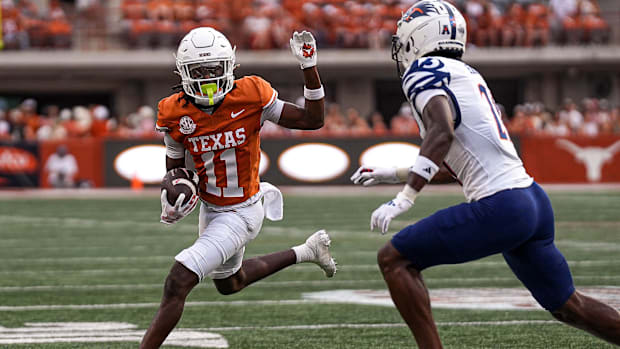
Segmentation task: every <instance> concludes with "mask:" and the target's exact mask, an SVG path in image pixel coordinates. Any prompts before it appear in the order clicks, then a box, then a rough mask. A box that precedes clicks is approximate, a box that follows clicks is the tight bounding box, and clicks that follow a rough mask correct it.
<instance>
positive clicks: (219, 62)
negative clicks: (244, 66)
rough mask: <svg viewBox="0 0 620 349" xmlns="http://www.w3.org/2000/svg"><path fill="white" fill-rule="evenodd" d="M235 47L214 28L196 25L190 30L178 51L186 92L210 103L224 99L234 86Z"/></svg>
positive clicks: (177, 55)
mask: <svg viewBox="0 0 620 349" xmlns="http://www.w3.org/2000/svg"><path fill="white" fill-rule="evenodd" d="M235 49H236V48H234V47H232V46H231V45H230V42H229V41H228V39H226V37H225V36H224V35H223V34H222V33H220V32H218V31H217V30H215V29H213V28H209V27H202V28H196V29H193V30H192V31H190V32H189V33H187V35H185V37H184V38H183V39H182V40H181V43H180V44H179V48H178V50H177V54H176V64H177V71H178V72H179V74H180V75H181V83H182V85H183V91H185V93H186V94H187V95H188V96H191V97H194V98H195V99H196V100H197V101H198V102H204V103H205V104H207V105H214V104H217V103H219V102H221V101H222V99H224V96H225V95H226V94H227V93H228V92H230V90H232V88H233V84H234V80H235V77H234V75H233V70H234V69H235Z"/></svg>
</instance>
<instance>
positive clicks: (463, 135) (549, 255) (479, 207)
mask: <svg viewBox="0 0 620 349" xmlns="http://www.w3.org/2000/svg"><path fill="white" fill-rule="evenodd" d="M466 37H467V31H466V24H465V20H464V19H463V16H462V15H461V14H460V13H459V12H458V10H457V9H456V8H455V7H454V6H452V5H450V4H448V3H447V2H443V1H441V0H425V1H421V2H418V3H417V4H415V5H414V6H413V7H411V8H410V9H409V10H408V11H407V12H406V13H405V14H404V15H403V17H402V18H401V20H400V21H399V22H398V29H397V33H396V35H395V36H394V38H393V47H392V56H393V59H394V60H396V62H397V65H398V69H399V75H401V78H402V86H403V91H404V92H405V95H406V96H407V99H408V100H409V102H410V103H411V105H412V107H413V109H414V110H415V113H416V114H417V115H416V120H417V122H418V125H419V127H420V131H421V132H420V133H421V136H422V138H423V141H422V145H421V149H420V154H419V156H418V158H417V160H416V161H415V163H414V165H413V166H412V167H411V168H408V169H407V168H403V169H386V168H376V167H361V168H360V169H358V171H357V172H356V173H355V174H354V175H353V177H352V178H351V179H352V180H353V181H354V183H356V184H363V185H372V184H377V183H399V182H406V183H407V184H406V185H405V186H404V188H403V190H402V191H401V192H399V193H398V195H396V198H394V199H393V200H391V201H390V202H388V203H385V204H383V205H381V206H380V207H379V208H378V209H376V210H375V211H374V212H373V213H372V218H371V223H370V227H371V229H373V230H374V228H378V229H380V230H381V232H382V233H384V234H385V233H386V232H387V230H388V227H389V224H390V221H391V220H392V219H393V218H394V217H396V216H398V215H400V214H403V213H404V212H406V211H408V210H409V209H410V208H411V207H412V206H413V204H414V201H415V199H416V196H417V195H418V194H419V193H420V191H421V190H422V188H423V187H424V186H425V185H426V184H427V183H428V182H430V181H431V179H433V177H434V176H435V174H437V172H438V171H439V170H440V167H442V165H445V167H446V168H448V169H449V170H450V171H451V172H452V173H453V175H454V176H455V177H456V179H457V180H458V181H460V182H461V183H462V185H463V191H464V193H465V196H466V198H467V203H463V204H460V205H457V206H453V207H449V208H447V209H444V210H440V211H438V212H436V213H434V214H433V215H431V216H429V217H427V218H425V219H422V220H420V221H419V222H417V223H416V224H413V225H410V226H408V227H406V228H405V229H403V230H402V231H400V232H399V233H397V234H396V235H394V237H393V238H392V240H391V241H390V242H388V243H387V244H386V245H385V246H384V247H383V248H382V249H381V250H380V251H379V253H378V263H379V266H380V269H381V272H382V273H383V276H384V278H385V281H386V283H387V285H388V287H389V290H390V294H391V296H392V299H393V301H394V303H395V304H396V307H397V308H398V310H399V311H400V314H401V315H402V317H403V318H404V320H405V322H406V323H407V325H408V326H409V328H410V329H411V332H412V333H413V335H414V337H415V340H416V341H417V343H418V346H419V347H420V348H424V349H433V348H441V347H442V346H441V341H440V338H439V334H438V333H437V328H436V326H435V323H434V321H433V317H432V313H431V307H430V300H429V296H428V290H427V289H426V286H425V285H424V281H423V280H422V275H421V272H422V270H424V269H426V268H429V267H432V266H435V265H439V264H455V263H463V262H467V261H472V260H476V259H479V258H482V257H486V256H489V255H492V254H496V253H502V254H503V256H504V259H505V260H506V262H507V263H508V265H509V266H510V268H511V269H512V271H513V272H514V273H515V275H516V276H517V277H518V278H519V280H521V282H522V283H523V284H524V285H525V286H526V287H527V288H528V289H529V290H530V292H531V293H532V295H533V296H534V298H535V299H536V300H537V301H538V302H539V303H540V304H541V305H542V306H543V307H544V308H545V309H546V310H548V311H549V312H551V314H552V315H553V316H554V317H556V318H557V319H559V320H560V321H563V322H565V323H567V324H569V325H572V326H575V327H578V328H581V329H584V330H586V331H588V332H590V333H592V334H594V335H596V336H598V337H600V338H602V339H605V340H607V341H609V342H611V343H615V344H620V314H619V313H618V311H616V310H615V309H613V308H612V307H610V306H607V305H605V304H603V303H601V302H599V301H597V300H595V299H592V298H590V297H587V296H584V295H582V294H581V293H579V292H577V291H575V288H574V286H573V281H572V277H571V274H570V270H569V269H568V265H567V263H566V260H565V259H564V256H562V254H561V253H560V251H558V249H557V248H556V247H555V245H554V243H553V240H554V219H553V210H552V208H551V204H550V202H549V199H548V197H547V195H546V194H545V192H544V191H543V190H542V189H541V188H540V187H539V186H538V185H537V184H536V183H535V182H534V181H533V179H532V178H531V177H530V176H529V175H528V174H527V173H526V172H525V169H524V168H523V164H522V162H521V160H520V159H519V157H518V156H517V153H516V151H515V148H514V146H513V144H512V142H511V140H510V136H509V135H508V132H507V131H506V128H505V127H504V125H503V124H502V121H501V118H500V115H499V113H498V112H497V110H496V107H495V103H494V101H493V97H492V95H491V91H490V90H489V88H488V87H487V85H486V83H485V81H484V79H483V78H482V77H481V76H480V74H478V72H477V71H476V70H474V69H472V68H471V67H469V66H468V65H466V64H465V63H463V62H461V61H460V58H461V56H462V54H463V53H464V51H465V42H466ZM401 71H403V72H404V73H403V74H400V73H401Z"/></svg>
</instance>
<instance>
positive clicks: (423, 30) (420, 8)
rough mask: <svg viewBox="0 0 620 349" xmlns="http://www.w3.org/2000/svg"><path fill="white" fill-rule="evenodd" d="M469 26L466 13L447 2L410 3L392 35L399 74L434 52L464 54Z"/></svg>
mask: <svg viewBox="0 0 620 349" xmlns="http://www.w3.org/2000/svg"><path fill="white" fill-rule="evenodd" d="M466 42H467V25H466V23H465V18H463V15H462V14H461V13H460V12H459V11H458V10H457V9H456V7H454V6H453V5H452V4H449V3H448V2H444V1H442V0H423V1H420V2H418V3H416V4H415V5H413V6H411V8H409V10H407V12H405V13H404V14H403V16H402V18H401V19H400V20H399V21H398V23H397V29H396V35H394V36H392V59H393V60H395V61H396V66H397V69H398V75H399V76H402V73H404V72H405V70H406V69H407V68H408V67H409V66H410V65H411V64H412V63H413V62H415V60H417V59H418V58H420V57H423V56H425V55H427V54H429V53H431V52H434V51H440V50H441V51H443V50H446V51H455V52H457V53H460V54H463V53H464V52H465V44H466Z"/></svg>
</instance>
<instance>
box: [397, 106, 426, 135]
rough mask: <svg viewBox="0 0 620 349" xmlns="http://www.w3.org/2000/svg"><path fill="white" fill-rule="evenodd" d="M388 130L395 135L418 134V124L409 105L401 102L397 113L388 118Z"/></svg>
mask: <svg viewBox="0 0 620 349" xmlns="http://www.w3.org/2000/svg"><path fill="white" fill-rule="evenodd" d="M390 131H392V134H395V135H401V136H402V135H419V134H420V131H419V129H418V124H417V123H416V121H415V119H414V117H413V112H412V110H411V106H410V105H409V103H407V102H403V104H402V105H401V107H400V110H399V111H398V114H396V115H394V116H393V117H392V120H390Z"/></svg>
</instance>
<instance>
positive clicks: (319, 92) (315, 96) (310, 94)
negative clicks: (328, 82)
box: [304, 85, 325, 101]
mask: <svg viewBox="0 0 620 349" xmlns="http://www.w3.org/2000/svg"><path fill="white" fill-rule="evenodd" d="M304 97H306V99H307V100H309V101H318V100H319V99H323V98H324V97H325V90H324V89H323V85H321V87H319V88H317V89H314V90H310V89H308V88H307V87H306V86H305V85H304Z"/></svg>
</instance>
